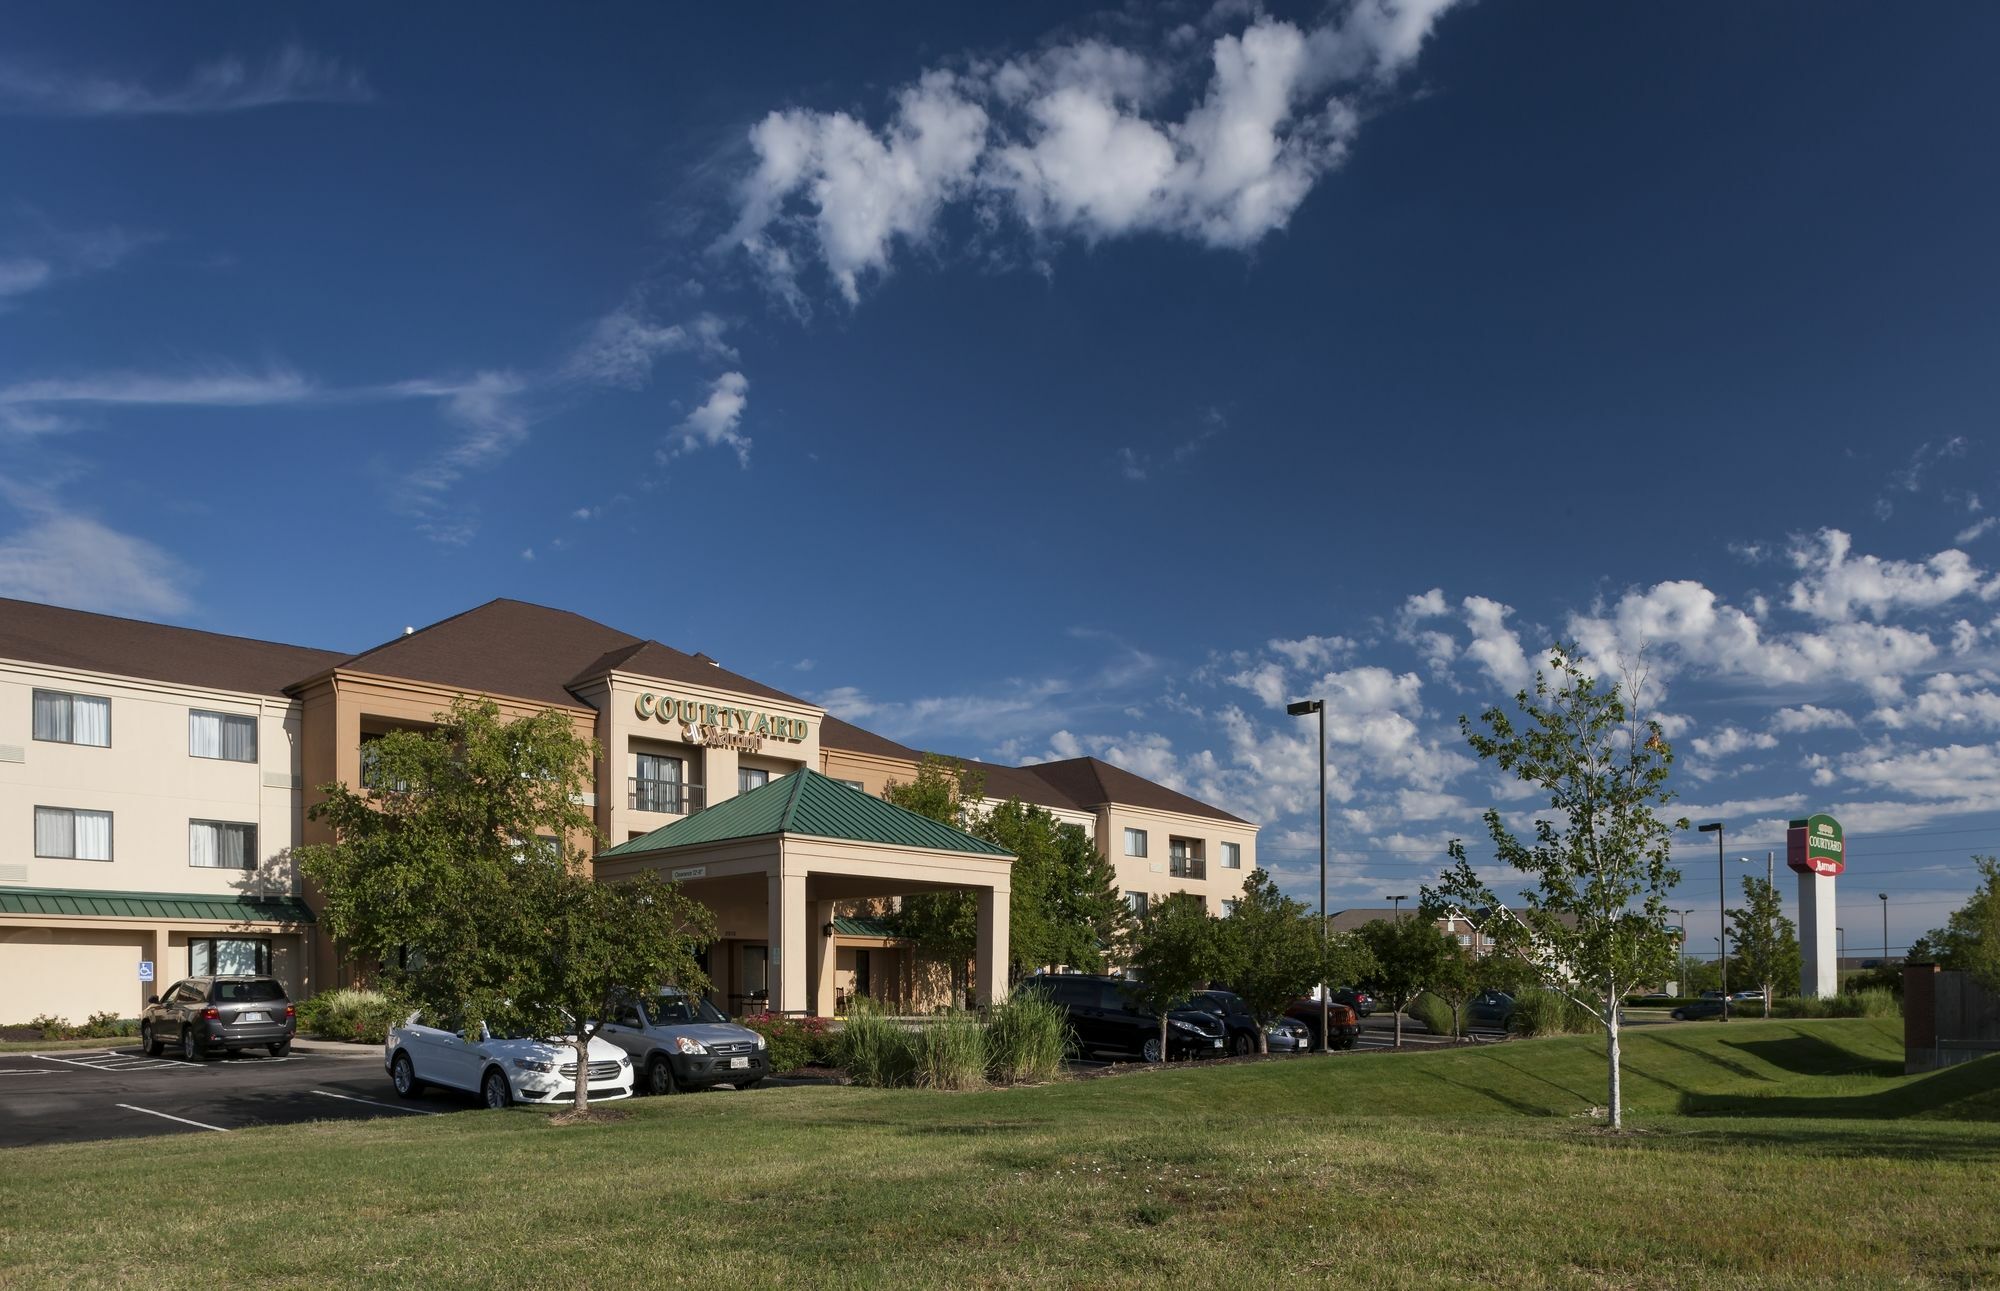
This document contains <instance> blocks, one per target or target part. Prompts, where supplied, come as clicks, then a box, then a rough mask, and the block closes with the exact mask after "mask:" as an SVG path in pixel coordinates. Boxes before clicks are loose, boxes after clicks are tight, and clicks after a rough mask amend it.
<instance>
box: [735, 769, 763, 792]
mask: <svg viewBox="0 0 2000 1291" xmlns="http://www.w3.org/2000/svg"><path fill="white" fill-rule="evenodd" d="M769 783H771V773H770V772H769V771H766V770H765V769H764V768H763V767H737V768H736V792H738V793H749V792H750V791H751V790H752V789H762V788H763V787H764V786H765V785H767V784H769Z"/></svg>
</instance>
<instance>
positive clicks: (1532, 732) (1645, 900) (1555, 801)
mask: <svg viewBox="0 0 2000 1291" xmlns="http://www.w3.org/2000/svg"><path fill="white" fill-rule="evenodd" d="M1634 690H1635V691H1636V690H1637V685H1636V684H1635V686H1634ZM1515 704H1516V706H1517V707H1518V708H1519V710H1520V716H1519V718H1518V720H1517V719H1516V717H1514V716H1513V715H1511V714H1509V713H1507V712H1505V711H1504V710H1502V709H1500V708H1498V707H1494V708H1489V709H1487V710H1486V712H1485V713H1483V714H1482V715H1481V717H1480V723H1481V727H1482V728H1483V729H1477V728H1475V727H1474V725H1473V723H1472V720H1471V719H1470V718H1466V717H1461V718H1460V719H1459V727H1460V729H1461V730H1463V731H1464V732H1465V736H1466V739H1467V741H1468V742H1469V743H1470V744H1471V745H1472V748H1473V751H1474V752H1475V753H1477V754H1478V755H1479V756H1480V757H1482V758H1487V759H1491V760H1492V761H1493V762H1494V763H1496V764H1497V765H1498V766H1499V768H1500V769H1501V770H1502V771H1505V772H1508V773H1510V774H1512V775H1514V776H1515V777H1517V778H1518V779H1520V780H1521V781H1523V782H1524V783H1526V784H1528V785H1532V786H1534V787H1535V788H1536V789H1539V790H1540V791H1541V792H1542V793H1544V794H1546V795H1547V799H1548V805H1549V808H1550V812H1549V815H1548V816H1546V817H1543V818H1539V819H1537V820H1536V821H1535V822H1534V828H1533V832H1532V834H1530V836H1529V837H1527V838H1525V839H1524V838H1522V837H1520V836H1518V835H1516V834H1515V832H1514V831H1513V829H1511V828H1510V827H1509V826H1508V824H1507V822H1506V820H1505V818H1503V817H1502V816H1501V814H1500V812H1499V810H1498V809H1495V808H1488V809H1487V811H1486V814H1485V821H1486V832H1487V834H1488V835H1489V836H1490V837H1491V839H1492V841H1493V847H1494V851H1495V852H1496V853H1497V854H1498V856H1499V859H1500V860H1501V861H1502V862H1504V863H1505V864H1507V865H1509V866H1512V867H1513V868H1514V869H1515V870H1518V871H1520V872H1521V873H1523V874H1526V875H1529V876H1531V877H1532V878H1533V880H1534V887H1533V888H1531V889H1530V890H1528V891H1527V892H1525V893H1523V894H1522V901H1523V904H1522V905H1521V907H1520V908H1518V909H1511V910H1507V911H1505V912H1496V913H1495V914H1494V915H1493V917H1491V918H1489V919H1488V920H1487V921H1486V923H1485V924H1484V925H1483V928H1482V930H1483V931H1484V932H1485V933H1486V934H1487V935H1488V937H1489V938H1490V939H1492V940H1493V941H1494V942H1495V943H1496V944H1497V945H1498V946H1499V947H1500V948H1501V949H1502V950H1503V951H1507V952H1510V953H1515V954H1519V955H1520V956H1521V957H1522V958H1524V959H1526V960H1528V962H1530V963H1532V964H1533V965H1535V967H1536V969H1537V971H1538V972H1539V973H1540V974H1541V976H1542V978H1543V980H1544V981H1545V982H1546V983H1547V984H1548V985H1549V986H1550V987H1552V988H1553V989H1555V990H1557V991H1560V992H1561V993H1563V994H1565V995H1567V996H1569V998H1570V999H1572V1000H1574V1001H1575V1002H1576V1003H1577V1004H1579V1005H1580V1006H1582V1007H1583V1008H1584V1009H1586V1010H1588V1011H1589V1012H1590V1014H1591V1016H1593V1017H1595V1018H1596V1019H1597V1020H1598V1022H1599V1023H1600V1024H1602V1025H1603V1027H1604V1029H1605V1063H1606V1067H1607V1068H1608V1081H1607V1083H1608V1086H1609V1098H1610V1104H1611V1106H1610V1114H1611V1124H1612V1126H1613V1128H1622V1127H1623V1126H1624V1108H1625V1103H1624V1095H1623V1089H1622V1085H1621V1081H1620V1067H1619V1062H1620V1056H1619V1048H1618V1042H1619V1035H1618V1028H1619V1012H1618V1011H1619V1005H1620V1003H1621V999H1622V996H1623V994H1624V992H1625V991H1626V990H1627V989H1628V988H1629V987H1631V986H1632V985H1633V984H1634V983H1636V982H1643V981H1646V980H1649V979H1655V978H1658V977H1660V976H1662V975H1663V974H1664V973H1665V972H1666V971H1668V969H1669V968H1670V966H1671V965H1672V963H1673V956H1674V952H1675V943H1674V940H1673V936H1672V934H1670V933H1669V932H1668V931H1667V927H1668V922H1669V920H1668V910H1667V894H1668V892H1669V891H1670V890H1671V889H1672V887H1673V886H1674V884H1676V883H1677V882H1679V881H1680V872H1679V871H1678V870H1676V869H1675V868H1674V867H1673V866H1672V864H1671V863H1670V861H1671V858H1670V856H1669V853H1668V847H1669V831H1670V830H1671V829H1676V828H1678V829H1685V828H1687V821H1686V820H1684V819H1683V820H1678V821H1673V822H1669V821H1668V820H1666V819H1665V818H1664V817H1663V816H1662V814H1661V813H1662V811H1663V810H1664V809H1665V808H1666V807H1667V806H1668V804H1670V803H1671V802H1673V800H1674V796H1675V795H1674V791H1673V790H1672V788H1670V787H1669V785H1668V783H1667V779H1668V774H1669V772H1670V771H1671V770H1672V768H1673V760H1674V754H1673V749H1672V748H1671V747H1669V746H1668V744H1667V742H1666V739H1665V738H1664V736H1663V735H1662V734H1661V731H1660V725H1659V723H1658V722H1655V721H1649V720H1641V718H1640V717H1639V715H1638V712H1637V711H1636V709H1635V708H1634V707H1633V706H1632V705H1631V703H1630V702H1629V700H1628V697H1627V696H1626V695H1624V694H1623V693H1621V691H1620V689H1619V687H1618V686H1617V685H1615V684H1606V683H1605V682H1603V681H1601V680H1599V679H1598V678H1597V677H1596V676H1594V675H1592V674H1591V673H1589V672H1587V671H1586V670H1585V669H1584V668H1583V667H1581V666H1580V665H1579V664H1578V663H1577V661H1576V659H1575V657H1574V655H1573V653H1572V652H1571V651H1570V650H1568V649H1565V648H1560V647H1558V648H1557V649H1554V650H1552V651H1550V653H1549V660H1548V664H1547V666H1546V667H1545V668H1544V669H1542V670H1540V671H1538V673H1537V674H1536V678H1535V688H1534V690H1533V691H1532V692H1529V691H1525V690H1524V691H1522V692H1521V693H1520V694H1518V695H1516V696H1515ZM1450 854H1451V858H1452V861H1453V865H1452V868H1451V869H1450V870H1448V871H1447V872H1446V873H1445V875H1444V878H1443V881H1442V882H1441V883H1440V885H1439V887H1438V889H1437V890H1436V891H1435V892H1433V891H1432V890H1430V889H1428V888H1427V889H1425V894H1424V896H1425V901H1426V903H1428V904H1437V905H1443V904H1454V905H1457V906H1458V907H1460V908H1462V909H1492V908H1494V907H1496V906H1498V905H1499V903H1498V901H1497V900H1496V899H1495V898H1494V895H1493V892H1492V890H1491V888H1490V887H1489V886H1488V885H1487V883H1486V881H1485V880H1484V879H1483V878H1481V877H1480V875H1479V874H1478V873H1477V872H1476V871H1475V870H1474V869H1473V867H1472V865H1471V863H1470V862H1469V861H1468V860H1467V859H1466V853H1465V847H1464V845H1463V844H1462V843H1460V842H1459V841H1458V840H1456V839H1454V840H1453V841H1452V843H1451V847H1450Z"/></svg>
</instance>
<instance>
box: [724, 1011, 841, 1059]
mask: <svg viewBox="0 0 2000 1291" xmlns="http://www.w3.org/2000/svg"><path fill="white" fill-rule="evenodd" d="M743 1025H744V1026H746V1027H749V1028H750V1029H751V1030H752V1031H755V1032H756V1033H757V1034H758V1035H760V1036H763V1037H764V1043H765V1044H767V1045H769V1046H770V1053H771V1070H772V1071H792V1070H794V1069H796V1068H799V1067H809V1066H825V1065H827V1064H828V1063H829V1062H830V1061H831V1060H832V1050H833V1042H832V1034H831V1032H830V1030H829V1027H828V1023H827V1020H826V1019H825V1018H810V1017H807V1018H788V1017H786V1016H784V1015H783V1014H781V1013H753V1014H751V1015H750V1016H749V1017H746V1018H744V1019H743Z"/></svg>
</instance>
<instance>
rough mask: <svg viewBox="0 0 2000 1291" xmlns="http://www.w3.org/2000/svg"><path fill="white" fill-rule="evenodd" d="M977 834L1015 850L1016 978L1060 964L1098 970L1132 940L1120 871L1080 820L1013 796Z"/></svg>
mask: <svg viewBox="0 0 2000 1291" xmlns="http://www.w3.org/2000/svg"><path fill="white" fill-rule="evenodd" d="M975 832H976V833H977V834H978V835H979V836H980V837H981V838H984V839H985V840H987V841H988V842H990V843H997V844H999V845H1000V846H1001V847H1004V848H1006V849H1007V850H1008V851H1010V852H1012V853H1013V854H1014V856H1015V861H1014V871H1013V877H1012V879H1011V883H1012V888H1013V891H1012V895H1011V896H1010V898H1009V900H1008V940H1007V948H1008V952H1007V953H1008V963H1009V967H1010V968H1011V970H1012V972H1013V975H1014V977H1016V978H1019V977H1021V976H1024V975H1025V974H1027V973H1031V972H1033V971H1035V970H1037V969H1039V968H1043V967H1047V966H1050V965H1058V964H1060V965H1066V966H1068V967H1071V968H1079V969H1082V970H1084V971H1085V972H1092V973H1094V972H1098V971H1100V970H1101V969H1102V968H1103V967H1104V961H1105V956H1106V952H1107V951H1110V950H1112V949H1113V948H1115V947H1117V946H1120V945H1122V944H1124V942H1126V941H1127V940H1129V938H1130V936H1131V929H1132V913H1131V908H1130V907H1129V906H1127V905H1126V904H1125V901H1124V900H1123V898H1121V897H1120V896H1119V895H1118V889H1117V886H1116V872H1115V871H1113V869H1112V868H1111V865H1110V863H1109V862H1107V861H1106V860H1105V859H1104V858H1103V857H1102V856H1100V855H1099V854H1098V851H1097V845H1096V844H1095V843H1093V842H1092V841H1091V839H1090V835H1088V834H1086V833H1084V832H1083V829H1082V828H1081V827H1080V826H1077V825H1072V824H1066V823H1064V822H1062V821H1059V820H1057V819H1056V818H1055V816H1054V815H1052V814H1051V813H1049V812H1048V811H1047V810H1045V809H1044V808H1041V807H1035V806H1031V805H1029V804H1026V803H1023V802H1021V801H1020V800H1019V799H1017V798H1010V799H1008V800H1007V801H1006V802H1003V803H999V804H997V805H996V806H994V807H993V808H992V809H991V810H990V811H989V812H987V814H986V815H985V817H984V818H983V819H981V820H980V821H979V822H978V824H977V828H976V830H975Z"/></svg>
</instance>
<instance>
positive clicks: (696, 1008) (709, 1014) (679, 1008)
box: [646, 991, 729, 1027]
mask: <svg viewBox="0 0 2000 1291" xmlns="http://www.w3.org/2000/svg"><path fill="white" fill-rule="evenodd" d="M646 1012H648V1013H650V1014H652V1015H653V1021H654V1023H655V1024H656V1025H659V1026H663V1027H671V1026H681V1025H683V1024H685V1023H689V1022H727V1021H729V1019H728V1018H726V1017H724V1016H723V1014H722V1010H720V1009H718V1008H716V1007H715V1006H714V1005H713V1004H710V1003H709V1002H708V1001H707V1000H705V999H702V998H699V997H697V998H695V999H692V1000H691V999H689V998H688V997H687V996H685V995H682V994H681V993H680V992H678V991H662V992H661V993H660V994H659V995H657V996H655V997H654V998H653V1002H652V1003H651V1004H649V1005H647V1006H646Z"/></svg>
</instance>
